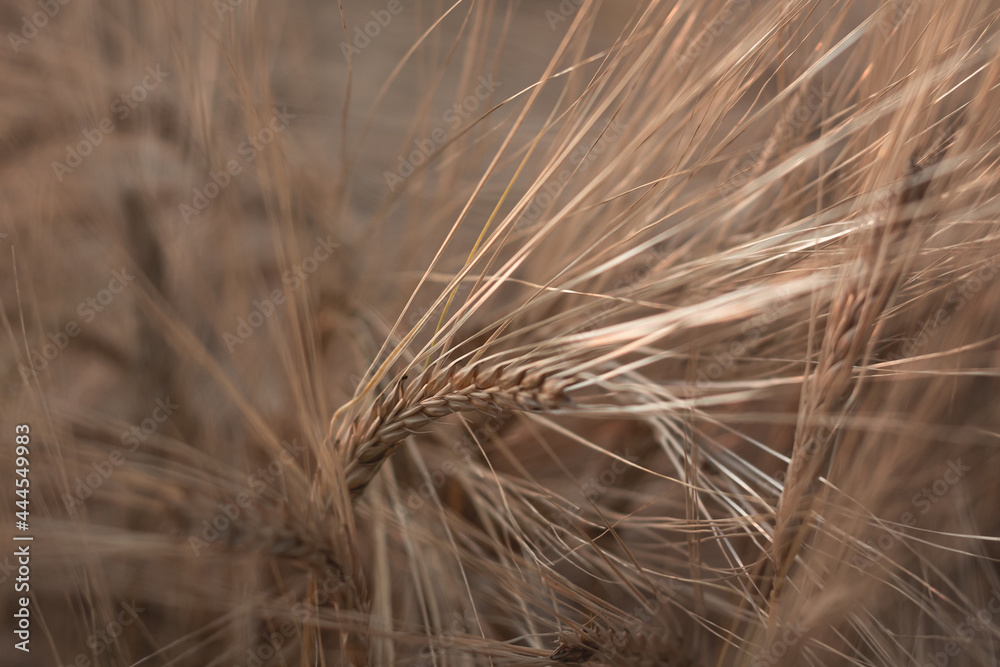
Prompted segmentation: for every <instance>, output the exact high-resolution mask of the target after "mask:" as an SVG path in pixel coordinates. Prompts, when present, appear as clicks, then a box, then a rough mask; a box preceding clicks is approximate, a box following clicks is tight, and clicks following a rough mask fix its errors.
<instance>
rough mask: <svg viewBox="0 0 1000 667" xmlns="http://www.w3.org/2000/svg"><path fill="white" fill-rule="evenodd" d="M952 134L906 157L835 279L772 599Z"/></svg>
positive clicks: (799, 435) (795, 459)
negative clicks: (880, 210) (896, 184)
mask: <svg viewBox="0 0 1000 667" xmlns="http://www.w3.org/2000/svg"><path fill="white" fill-rule="evenodd" d="M953 139H954V125H952V127H951V128H949V129H948V130H947V131H946V133H945V136H944V137H943V138H942V139H941V140H940V141H939V142H938V143H937V144H936V145H935V146H934V147H933V148H932V149H931V150H930V151H928V152H927V153H925V155H924V156H923V157H922V158H920V159H919V160H918V159H916V156H914V157H913V158H911V161H910V167H909V171H908V173H907V175H906V177H905V178H904V179H903V180H902V185H903V187H902V189H901V190H900V191H899V194H898V195H897V197H896V198H895V202H894V204H895V205H894V206H892V207H891V209H890V210H889V211H888V212H887V214H886V219H885V220H884V221H883V222H882V223H881V224H878V225H877V226H876V227H875V229H874V230H872V233H871V236H869V238H868V240H867V242H866V243H865V244H864V246H863V247H862V248H861V249H860V254H859V257H858V258H857V261H856V263H855V266H856V267H857V269H858V270H857V271H856V272H855V273H853V274H852V275H851V276H849V277H848V278H847V279H846V280H845V281H843V282H842V283H841V285H840V287H839V289H838V290H837V292H836V294H835V295H834V298H833V301H832V303H831V305H830V313H829V319H828V322H827V326H826V329H825V331H824V335H823V343H822V346H821V347H820V350H819V358H818V360H817V364H816V371H815V373H814V374H813V376H812V378H811V379H810V380H809V382H808V384H807V385H806V387H805V388H804V390H803V391H804V403H803V409H802V413H801V414H802V417H801V418H800V421H799V426H798V428H797V429H796V434H795V441H794V444H793V447H792V456H791V460H790V462H789V465H788V474H787V480H786V483H785V487H784V489H783V491H782V494H781V497H780V498H779V502H778V511H777V515H776V518H775V530H774V541H773V545H772V558H773V560H774V564H775V581H774V588H773V590H772V602H773V601H774V600H776V599H777V596H778V594H779V592H780V590H779V589H780V583H781V581H782V580H783V575H784V574H785V572H787V569H788V566H789V564H790V562H791V560H792V559H793V558H794V555H795V552H796V546H795V544H801V542H802V539H803V534H798V535H796V528H797V527H798V526H799V525H800V524H801V520H800V517H799V512H800V510H801V507H800V504H801V501H802V500H803V498H805V497H807V496H808V495H809V492H810V490H811V489H812V488H813V487H814V486H815V483H816V480H817V478H818V476H819V474H820V470H821V469H822V467H823V465H824V463H825V462H826V460H827V458H828V455H829V453H830V451H831V445H832V443H833V441H834V437H833V436H834V432H835V429H836V427H837V424H838V423H839V422H840V421H841V419H842V417H843V413H844V411H845V410H846V406H847V403H848V398H849V396H850V395H851V393H852V390H853V389H854V388H855V387H856V385H857V382H856V381H855V380H854V367H855V365H856V364H857V363H858V362H859V361H861V359H862V357H863V355H864V352H865V350H866V349H867V347H868V346H869V344H870V342H871V340H872V337H873V335H874V329H875V325H876V322H877V321H878V319H879V317H880V316H881V315H882V313H883V312H885V310H886V308H887V307H888V306H889V304H890V302H891V297H892V293H893V290H894V288H895V285H896V283H897V282H898V281H899V278H900V276H901V275H902V271H903V267H904V264H905V259H906V258H905V255H904V253H903V251H902V248H903V247H904V244H905V243H906V241H907V239H908V238H909V234H910V233H911V231H912V226H913V225H912V223H913V221H914V218H915V213H914V211H913V207H914V206H915V205H916V204H918V203H919V202H920V201H921V200H922V199H923V198H924V196H925V195H926V193H927V189H928V187H929V186H930V179H931V177H932V175H933V172H934V169H935V167H936V166H937V164H938V163H939V162H940V161H941V159H942V158H943V157H944V154H945V152H946V151H947V149H948V147H949V146H950V145H951V143H952V141H953ZM823 421H826V422H827V424H828V428H827V429H826V433H824V434H821V432H820V428H819V424H820V423H821V422H823ZM793 537H795V538H796V539H795V540H794V542H795V544H793V543H792V542H793V539H792V538H793Z"/></svg>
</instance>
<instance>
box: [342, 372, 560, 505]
mask: <svg viewBox="0 0 1000 667" xmlns="http://www.w3.org/2000/svg"><path fill="white" fill-rule="evenodd" d="M407 379H408V378H404V379H401V380H399V381H398V382H397V383H396V384H395V386H394V388H393V389H392V390H391V391H390V392H389V393H388V395H387V396H386V397H385V398H383V399H382V400H381V401H380V402H378V403H376V404H375V405H373V406H372V408H371V409H370V410H369V412H368V414H367V415H366V416H365V417H364V418H363V419H361V418H359V419H356V420H355V421H354V422H353V423H352V424H351V426H350V429H349V431H348V434H347V435H346V437H345V438H344V440H343V443H342V444H340V445H339V447H338V449H339V451H340V452H341V453H342V456H343V460H344V477H345V479H346V482H347V488H348V491H349V493H350V495H351V498H352V499H357V498H358V497H360V495H361V494H362V493H363V492H364V490H365V489H366V488H367V487H368V484H369V483H370V482H371V480H372V478H374V477H375V474H376V473H377V472H378V470H379V468H380V467H381V466H382V464H384V463H385V461H386V460H387V459H388V458H389V456H391V455H392V453H393V452H394V451H395V450H396V448H397V447H398V446H399V444H400V443H401V442H402V441H403V439H404V438H406V436H408V435H410V434H413V433H417V432H418V431H419V429H421V428H422V427H423V426H425V425H427V424H428V423H430V422H432V421H435V420H437V419H440V418H442V417H444V416H446V415H449V414H454V413H460V412H468V411H471V410H479V411H482V412H487V413H495V412H498V411H513V412H545V411H552V410H559V409H562V408H566V407H569V406H570V404H571V402H570V399H569V397H568V396H567V395H566V393H565V390H566V388H567V387H568V386H570V385H571V384H573V382H574V381H573V379H571V378H563V377H556V376H554V375H550V374H547V373H545V372H544V371H540V370H537V369H529V368H525V367H521V366H517V365H504V364H499V365H492V366H486V365H484V364H478V365H473V366H470V367H466V368H461V369H455V368H453V367H447V368H444V369H441V370H438V369H429V370H427V371H424V372H423V373H421V375H420V376H419V377H418V378H417V379H415V380H414V381H413V382H409V383H408V382H407Z"/></svg>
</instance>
